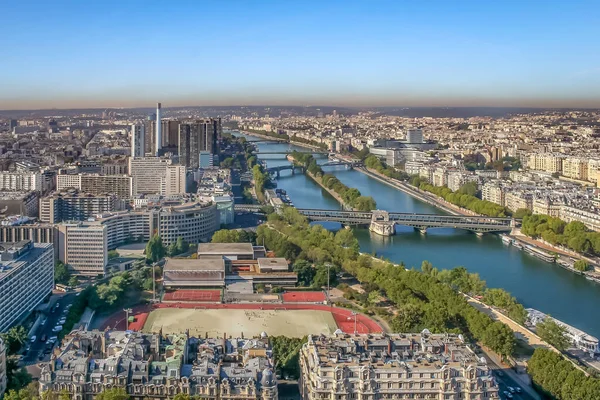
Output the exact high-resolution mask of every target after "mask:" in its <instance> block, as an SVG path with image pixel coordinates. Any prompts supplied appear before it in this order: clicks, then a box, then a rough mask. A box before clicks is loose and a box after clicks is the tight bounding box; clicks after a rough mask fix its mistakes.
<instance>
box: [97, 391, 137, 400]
mask: <svg viewBox="0 0 600 400" xmlns="http://www.w3.org/2000/svg"><path fill="white" fill-rule="evenodd" d="M96 400H129V395H128V394H127V392H126V391H125V389H123V388H113V389H106V390H104V391H103V392H100V393H98V394H97V395H96Z"/></svg>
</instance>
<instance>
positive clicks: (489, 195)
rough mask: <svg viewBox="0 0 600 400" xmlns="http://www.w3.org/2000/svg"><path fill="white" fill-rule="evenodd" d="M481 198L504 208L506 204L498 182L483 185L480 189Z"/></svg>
mask: <svg viewBox="0 0 600 400" xmlns="http://www.w3.org/2000/svg"><path fill="white" fill-rule="evenodd" d="M481 198H482V199H483V200H487V201H490V202H492V203H496V204H499V205H501V206H504V205H505V204H506V199H505V194H504V190H502V186H501V185H500V184H499V183H498V182H494V181H490V182H486V183H484V185H483V186H482V188H481Z"/></svg>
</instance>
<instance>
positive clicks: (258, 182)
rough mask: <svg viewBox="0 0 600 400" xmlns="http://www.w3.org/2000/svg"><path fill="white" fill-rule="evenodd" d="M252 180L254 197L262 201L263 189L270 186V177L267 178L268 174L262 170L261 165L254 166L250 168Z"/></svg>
mask: <svg viewBox="0 0 600 400" xmlns="http://www.w3.org/2000/svg"><path fill="white" fill-rule="evenodd" d="M252 178H253V179H254V189H255V190H256V196H257V197H258V199H259V200H261V201H262V200H263V199H264V195H263V192H264V191H265V187H267V186H268V185H269V184H270V182H271V177H270V176H269V173H268V172H267V171H265V170H264V168H263V167H262V165H260V164H256V165H255V166H254V167H252Z"/></svg>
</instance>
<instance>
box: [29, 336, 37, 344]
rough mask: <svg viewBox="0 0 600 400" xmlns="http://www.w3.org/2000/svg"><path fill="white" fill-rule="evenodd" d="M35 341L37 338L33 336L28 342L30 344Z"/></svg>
mask: <svg viewBox="0 0 600 400" xmlns="http://www.w3.org/2000/svg"><path fill="white" fill-rule="evenodd" d="M36 340H37V336H35V335H33V336H32V337H31V339H30V340H29V341H30V342H31V343H35V341H36Z"/></svg>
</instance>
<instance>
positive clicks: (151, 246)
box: [146, 234, 167, 262]
mask: <svg viewBox="0 0 600 400" xmlns="http://www.w3.org/2000/svg"><path fill="white" fill-rule="evenodd" d="M166 252H167V251H166V249H165V246H164V245H163V242H162V239H161V238H160V235H158V234H154V236H152V238H150V240H149V241H148V244H147V245H146V260H148V261H150V262H157V261H159V260H161V259H162V258H163V257H164V256H165V254H166Z"/></svg>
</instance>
